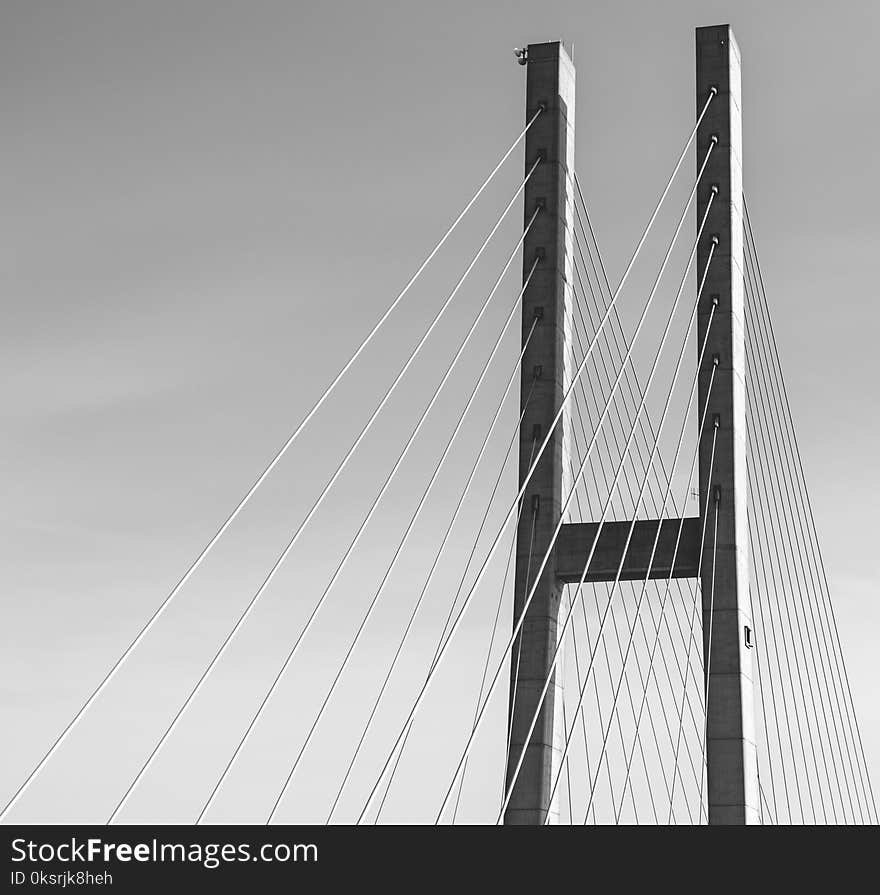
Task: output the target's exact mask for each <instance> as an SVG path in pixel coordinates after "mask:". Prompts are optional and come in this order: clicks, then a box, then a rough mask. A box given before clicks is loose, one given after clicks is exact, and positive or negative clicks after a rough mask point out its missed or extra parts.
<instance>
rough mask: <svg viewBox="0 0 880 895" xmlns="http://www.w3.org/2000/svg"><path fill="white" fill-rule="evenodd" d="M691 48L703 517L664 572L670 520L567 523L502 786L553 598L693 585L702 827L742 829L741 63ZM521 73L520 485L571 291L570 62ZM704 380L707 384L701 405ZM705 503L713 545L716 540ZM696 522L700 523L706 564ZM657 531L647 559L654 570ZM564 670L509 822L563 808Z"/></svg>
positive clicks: (531, 539) (752, 759)
mask: <svg viewBox="0 0 880 895" xmlns="http://www.w3.org/2000/svg"><path fill="white" fill-rule="evenodd" d="M696 49H697V53H696V55H697V111H698V113H699V112H700V111H701V110H702V108H703V106H704V105H705V102H706V99H707V98H708V96H709V95H710V92H711V91H712V88H714V90H715V96H714V98H713V101H712V103H711V104H710V106H709V109H708V111H707V113H706V115H705V117H704V119H703V121H702V124H701V126H700V128H699V129H698V131H697V140H696V144H697V158H698V164H700V163H701V162H702V159H703V158H704V157H705V154H706V150H707V148H708V146H709V145H710V142H711V141H712V140H713V138H714V140H715V147H714V149H713V151H712V154H711V156H710V161H709V163H708V165H707V168H706V171H705V173H704V175H703V178H702V180H701V184H700V187H699V189H698V191H697V219H698V222H699V221H700V220H701V219H702V216H703V214H704V212H705V210H706V205H707V203H708V200H709V196H710V194H711V193H712V190H713V187H714V188H715V197H714V199H713V202H712V207H711V209H710V212H709V217H708V219H707V224H706V227H705V230H704V234H705V236H704V238H703V239H702V241H701V243H700V245H699V247H698V253H697V275H698V277H699V276H700V275H701V274H702V271H703V270H704V268H705V264H706V259H707V257H708V253H709V248H710V246H711V244H712V242H713V241H715V243H716V247H715V250H714V254H713V260H712V264H711V266H710V268H709V274H708V277H707V281H706V285H705V287H704V290H703V298H702V301H701V306H700V308H699V311H698V327H697V346H698V347H697V351H698V353H699V346H701V345H702V343H703V337H704V335H705V332H706V327H707V324H708V320H709V315H710V313H711V312H712V308H713V307H714V308H715V310H714V315H713V322H712V326H711V329H710V333H709V338H708V341H707V345H706V351H705V354H704V360H703V364H702V367H701V369H700V374H699V388H698V396H699V404H698V406H699V407H700V408H703V407H704V406H708V411H707V417H706V419H707V423H706V425H705V427H704V432H703V436H702V439H701V443H700V448H699V451H700V466H699V471H700V513H701V515H700V517H699V518H689V519H685V520H684V521H683V523H682V526H681V539H680V543H679V546H678V551H677V554H675V555H676V559H675V567H674V568H670V567H671V564H672V560H673V551H674V549H675V541H676V535H677V533H678V529H679V522H680V520H678V519H672V520H651V519H645V520H639V521H638V522H637V523H636V524H635V527H634V528H633V530H632V535H631V537H630V528H631V524H630V522H629V521H624V522H621V521H613V522H605V524H604V525H603V526H602V527H601V529H599V530H598V532H597V529H598V528H599V527H598V525H597V523H595V522H587V523H570V522H565V523H563V525H562V528H561V531H560V534H559V538H558V539H557V542H556V546H555V548H554V549H553V551H552V555H551V557H550V560H549V561H548V563H547V565H546V567H545V570H544V572H543V574H542V577H541V580H540V582H539V583H538V586H537V588H536V590H535V595H534V597H533V599H532V602H531V604H530V606H529V610H528V613H527V614H526V619H525V622H524V624H523V627H522V631H521V636H520V638H519V639H518V640H517V641H516V642H515V643H514V646H513V654H512V657H511V680H510V701H509V719H508V738H509V751H508V757H507V785H508V787H509V786H510V782H511V778H512V776H513V773H514V771H515V768H516V765H517V763H518V761H519V757H520V754H521V752H522V749H523V745H524V743H525V738H526V735H527V734H528V730H529V726H530V724H531V721H532V718H533V717H534V714H535V710H536V708H537V700H538V697H539V695H540V693H541V690H542V688H543V686H544V683H545V681H546V680H547V675H548V672H549V668H550V664H551V662H552V656H553V653H554V650H555V649H556V644H557V637H558V629H559V624H558V622H559V618H558V616H559V607H560V602H561V596H562V591H563V588H564V586H565V585H566V584H571V583H574V582H577V581H579V580H580V579H581V577H582V576H583V577H584V580H585V581H586V582H587V583H593V582H601V581H613V580H614V579H615V577H617V576H618V570H620V574H619V578H620V580H622V581H627V580H642V579H644V578H645V577H646V576H648V577H650V578H652V579H666V578H667V577H668V576H669V575H670V574H672V576H673V577H696V576H697V575H698V574H699V576H700V583H701V590H702V608H703V631H704V637H703V643H704V668H705V669H706V671H707V693H708V700H707V725H706V733H707V742H706V763H707V777H706V779H707V788H706V791H707V798H708V815H709V822H710V823H711V824H743V823H757V822H759V805H758V784H757V759H756V750H755V734H754V730H755V725H754V705H753V692H752V676H751V675H752V672H751V650H750V648H749V647H750V645H751V644H752V643H753V640H754V635H753V633H752V632H753V626H752V619H751V617H750V612H749V606H750V603H749V595H748V574H749V565H748V553H747V543H748V542H747V515H746V514H747V505H746V494H747V491H746V483H747V480H746V452H745V370H744V363H745V357H744V355H745V342H744V329H743V313H744V309H743V232H742V127H741V120H742V119H741V89H740V83H741V79H740V55H739V49H738V47H737V45H736V41H735V39H734V37H733V33H732V31H731V29H730V27H729V26H728V25H719V26H712V27H708V28H698V29H697V31H696ZM525 61H526V64H527V66H528V68H527V77H526V120H527V121H528V120H531V118H532V117H533V116H534V114H535V112H537V111H538V109H542V110H543V111H542V114H541V115H540V116H539V117H538V118H537V120H536V121H535V123H534V124H533V125H532V127H531V128H530V129H529V132H528V134H527V136H526V142H525V165H526V171H528V170H530V169H531V166H532V165H533V164H534V163H535V161H536V160H537V159H540V164H539V165H538V167H537V169H536V171H535V173H534V175H533V176H532V177H531V179H530V180H529V183H528V185H527V186H526V190H525V209H524V211H525V219H526V221H528V220H530V219H531V217H532V215H533V214H534V211H535V209H536V208H538V207H540V208H541V213H540V214H539V215H538V217H537V218H536V220H535V223H534V224H533V226H532V227H531V229H530V230H529V232H528V234H527V235H526V238H525V241H524V243H523V276H524V278H525V277H526V276H527V275H528V273H529V271H531V269H532V266H533V264H534V263H535V259H537V266H536V268H535V272H534V274H533V275H532V277H531V280H530V282H529V285H528V288H527V289H526V290H525V292H524V295H523V309H522V311H523V313H522V327H523V340H524V341H525V339H526V337H527V336H528V334H529V332H530V331H531V329H532V326H533V324H534V334H533V335H532V337H531V339H530V341H529V344H528V348H527V350H526V352H525V354H524V356H523V362H522V373H521V401H522V409H524V410H525V413H524V416H523V421H522V425H521V428H520V440H519V458H520V483H522V481H523V480H524V479H525V476H526V475H527V472H528V469H529V467H530V463H531V458H532V452H533V450H534V449H535V446H536V444H538V445H539V444H540V442H541V440H542V439H543V438H544V437H545V436H546V433H547V431H548V428H549V426H550V424H551V423H552V421H553V420H554V419H555V417H556V414H557V413H558V411H559V407H560V404H561V402H562V397H563V395H564V394H565V391H566V390H567V388H568V385H569V382H570V378H571V375H572V363H571V356H570V352H569V346H570V345H571V339H570V336H571V332H572V330H571V327H572V316H571V315H572V309H573V305H572V302H573V300H574V299H573V295H572V286H571V284H572V279H573V271H572V265H573V256H572V241H573V240H572V226H573V219H574V207H573V206H574V196H573V194H572V190H573V188H574V185H573V182H572V181H573V171H574V98H575V71H574V65H573V64H572V61H571V59H570V58H569V57H568V55H567V53H566V52H565V49H564V47H563V46H562V44H561V43H560V42H551V43H542V44H530V45H529V47H528V49H527V55H526V60H525ZM713 369H714V370H715V376H714V380H713V384H712V389H711V393H710V394H709V402H708V405H706V396H707V393H708V391H709V381H710V377H711V376H712V370H713ZM529 396H530V397H529ZM527 401H528V404H526V402H527ZM570 426H571V420H570V415H569V413H568V408H566V410H565V411H564V412H563V416H562V421H561V425H560V426H559V427H557V430H556V431H554V433H553V435H552V437H551V440H550V442H549V444H548V446H547V449H546V450H545V452H544V454H543V456H542V457H541V459H540V461H539V463H538V465H537V468H536V469H535V473H534V475H533V476H532V478H531V481H530V484H529V487H528V489H527V490H526V493H525V495H524V497H523V506H522V512H521V516H520V522H519V526H518V528H517V535H516V537H517V543H516V578H515V587H514V619H518V618H519V615H520V614H521V612H522V607H523V605H524V601H525V599H526V597H527V595H528V593H529V591H530V590H531V588H532V587H533V586H534V580H533V576H534V574H535V573H536V571H537V568H538V567H539V566H540V563H541V559H542V557H543V556H544V555H545V553H546V551H547V549H548V547H549V545H550V540H551V538H552V535H553V531H554V529H555V527H556V526H557V524H558V523H559V520H560V515H561V512H562V505H563V503H564V501H565V498H566V495H567V494H568V493H569V491H570V488H571V479H570V475H569V472H568V470H569V469H570V466H569V463H568V452H569V446H570V444H571V428H570ZM713 439H714V440H715V451H714V456H713V455H712V441H713ZM710 463H711V472H712V475H711V478H710V476H709V471H710ZM716 505H717V515H718V537H717V544H716V543H715V538H714V520H715V513H716ZM707 513H708V518H706V515H705V514H707ZM704 519H705V520H706V521H707V523H708V524H707V525H706V530H707V534H706V537H705V543H704V548H703V558H702V562H701V561H700V542H701V534H702V531H703V521H704ZM658 527H659V529H660V534H659V540H658V543H657V549H656V553H655V555H654V559H653V562H651V563H650V566H649V559H650V556H651V554H652V548H653V545H654V541H655V537H656V536H657V531H658ZM597 536H598V541H597V543H596V544H595V548H594V543H593V542H594V540H595V539H596V538H597ZM628 538H629V546H628V547H627V546H626V542H627V539H628ZM624 549H626V554H625V555H623V554H624ZM590 554H592V556H593V558H592V560H591V562H590V567H589V568H588V569H587V570H586V571H584V564H585V562H586V560H587V557H588V556H589V555H590ZM530 557H531V561H530ZM648 598H650V595H649V596H648ZM710 631H711V642H710V636H709V632H710ZM562 667H563V663H562V662H559V663H558V665H557V670H556V671H555V672H554V680H553V681H552V684H551V686H550V687H549V689H548V691H547V695H546V697H545V699H544V702H543V704H542V707H541V712H540V714H539V716H538V723H537V724H536V725H535V726H534V729H533V731H532V734H531V736H530V737H529V741H528V743H527V744H526V751H525V756H524V758H523V761H522V767H521V768H520V770H519V773H518V775H517V778H516V782H515V784H514V787H513V791H512V793H511V797H510V801H509V804H508V807H507V810H506V812H505V815H504V822H505V823H506V824H543V823H547V822H550V823H552V822H554V821H556V820H558V805H557V804H555V803H554V804H551V803H550V794H551V791H552V789H553V785H554V782H555V780H556V777H557V775H558V774H559V772H560V758H561V751H562V741H563V736H564V731H563V730H562V711H561V703H562V698H563V682H562V673H561V669H562ZM557 792H558V788H557ZM554 802H555V800H554Z"/></svg>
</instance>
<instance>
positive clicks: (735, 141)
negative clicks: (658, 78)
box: [696, 25, 760, 824]
mask: <svg viewBox="0 0 880 895" xmlns="http://www.w3.org/2000/svg"><path fill="white" fill-rule="evenodd" d="M696 63H697V79H696V80H697V96H696V100H697V113H698V114H699V112H700V111H702V109H703V106H704V105H705V103H706V99H707V97H708V96H709V94H710V91H711V89H712V88H713V87H714V88H715V89H716V90H717V91H718V92H717V94H716V95H715V97H714V98H713V100H712V102H711V103H710V105H709V108H708V111H707V112H706V115H705V117H704V118H703V121H702V123H701V125H700V127H699V129H698V131H697V164H698V165H700V164H701V163H702V161H703V159H704V158H705V155H706V151H707V149H708V148H709V145H710V142H711V140H712V139H713V138H716V139H717V141H718V142H717V144H716V145H715V148H714V149H713V151H712V154H711V156H710V158H709V163H708V165H707V166H706V171H705V174H704V175H703V178H702V181H701V183H700V186H699V188H698V190H697V221H698V223H699V221H700V220H702V217H703V215H704V213H705V211H706V206H707V204H708V201H709V196H710V191H711V190H712V188H713V186H714V187H717V189H718V192H717V194H716V195H715V198H714V200H713V201H712V206H711V209H710V211H709V217H708V219H707V221H706V228H705V230H704V234H705V235H704V237H703V239H702V242H701V244H700V246H699V247H698V252H697V276H698V278H699V277H700V276H701V275H702V272H703V270H704V268H705V265H706V259H707V257H708V255H709V249H710V245H711V241H712V239H713V238H715V239H717V241H718V244H717V246H716V248H715V252H714V254H713V257H712V263H711V265H710V267H709V273H708V276H707V278H706V285H705V287H704V289H703V296H702V299H701V306H700V308H699V311H698V326H697V339H698V342H697V344H698V346H699V345H702V343H703V339H704V337H705V334H706V328H707V326H708V321H709V317H710V314H711V313H712V308H713V305H714V308H715V310H714V315H712V324H711V327H709V336H708V341H707V342H706V352H705V357H704V360H703V364H702V368H701V370H700V375H699V405H698V406H699V407H700V408H703V407H704V406H708V409H707V415H706V425H705V430H704V433H703V437H702V441H701V443H700V514H701V516H702V517H705V514H708V517H707V519H706V521H707V525H706V536H705V544H704V548H703V557H702V571H701V586H702V602H703V655H704V668H705V669H706V670H707V675H708V679H707V688H708V701H707V715H708V718H707V737H706V766H707V767H706V770H707V796H708V807H709V823H710V824H744V823H759V822H760V818H759V808H760V806H759V793H758V772H757V756H756V750H755V721H754V695H753V690H752V649H751V644H752V643H753V642H754V639H753V637H752V635H751V632H752V630H753V626H752V619H751V614H750V602H749V555H748V516H747V478H746V408H745V401H746V386H745V335H744V333H745V330H744V305H743V293H744V280H743V213H742V207H743V198H742V90H741V75H740V67H741V62H740V52H739V47H738V46H737V44H736V40H735V38H734V36H733V31H732V30H731V28H730V26H729V25H714V26H711V27H707V28H697V30H696ZM713 367H714V368H715V375H714V380H712V370H713ZM710 380H711V381H712V389H711V393H709V383H710ZM707 393H709V398H708V405H706V397H707ZM713 438H714V439H715V452H714V458H713V457H712V441H713ZM710 466H711V473H712V474H711V479H710V477H709V472H710ZM716 502H717V517H718V541H717V544H716V543H714V541H715V537H714V524H715V515H716ZM710 631H711V642H710Z"/></svg>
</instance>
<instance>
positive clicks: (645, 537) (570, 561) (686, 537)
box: [556, 517, 700, 584]
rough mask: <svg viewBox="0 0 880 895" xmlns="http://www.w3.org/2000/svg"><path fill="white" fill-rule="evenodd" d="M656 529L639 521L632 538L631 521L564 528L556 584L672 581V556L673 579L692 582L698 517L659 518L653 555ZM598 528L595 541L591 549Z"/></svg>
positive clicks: (697, 553)
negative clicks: (657, 579) (585, 568)
mask: <svg viewBox="0 0 880 895" xmlns="http://www.w3.org/2000/svg"><path fill="white" fill-rule="evenodd" d="M657 525H658V520H656V519H646V520H638V521H637V522H636V524H635V525H634V526H633V527H632V536H630V526H631V523H629V522H605V523H604V524H603V525H602V526H601V528H600V527H599V523H598V522H571V523H569V524H567V525H563V526H562V530H561V531H560V532H559V540H558V541H557V542H556V580H557V581H558V582H559V583H560V584H578V583H579V582H580V581H581V580H583V581H586V582H596V581H614V580H615V579H616V580H618V581H644V580H645V578H649V579H651V578H661V579H664V580H665V579H667V578H669V577H670V568H671V567H672V559H673V556H674V557H675V568H672V569H671V571H672V577H673V578H696V576H697V569H698V566H699V561H700V520H699V519H698V518H697V517H692V518H688V519H662V520H660V521H659V525H660V537H659V538H658V539H657V549H656V551H654V539H655V537H656V536H657ZM679 527H680V528H681V536H679ZM597 530H598V532H599V540H598V541H597V543H596V548H595V550H593V541H595V540H596V532H597ZM627 538H629V546H627ZM676 541H678V548H677V549H676ZM624 549H626V554H625V555H624ZM652 551H654V558H653V561H652V559H651V553H652ZM591 552H592V554H593V558H592V560H591V561H590V567H589V569H587V571H586V574H584V564H585V563H586V560H587V557H588V556H589V555H590V553H591ZM582 576H583V577H582Z"/></svg>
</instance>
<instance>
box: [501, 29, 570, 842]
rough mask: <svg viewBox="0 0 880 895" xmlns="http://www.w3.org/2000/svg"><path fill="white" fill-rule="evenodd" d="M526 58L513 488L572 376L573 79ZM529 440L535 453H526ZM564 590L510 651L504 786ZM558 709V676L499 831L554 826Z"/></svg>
mask: <svg viewBox="0 0 880 895" xmlns="http://www.w3.org/2000/svg"><path fill="white" fill-rule="evenodd" d="M527 52H528V56H527V74H526V120H527V121H529V120H531V118H532V117H533V116H534V115H535V113H536V112H537V111H538V109H539V108H542V109H543V111H542V113H541V114H540V115H539V116H538V118H537V120H536V121H535V123H534V124H533V125H532V126H531V128H530V129H529V131H528V133H527V134H526V140H525V164H526V171H528V170H530V169H531V167H532V165H533V164H534V163H535V160H536V159H538V158H540V160H541V161H540V164H539V165H538V167H537V169H536V170H535V173H534V174H533V175H532V177H531V178H530V180H529V182H528V184H527V186H526V189H525V219H526V221H528V220H530V219H531V217H532V215H533V214H534V211H535V209H536V208H538V207H540V208H541V212H540V214H539V215H538V216H537V218H536V219H535V222H534V224H533V225H532V227H531V229H530V230H529V232H528V234H527V235H526V238H525V241H524V243H523V277H524V278H525V277H526V276H527V275H528V273H529V271H531V269H532V265H533V264H534V262H535V259H536V258H537V259H538V264H537V267H536V268H535V271H534V273H533V274H532V277H531V280H530V281H529V285H528V287H527V289H526V290H525V293H524V295H523V302H522V327H523V340H525V339H526V337H527V336H528V334H529V332H530V330H531V329H532V324H533V323H534V322H536V325H535V331H534V334H533V335H532V337H531V339H530V340H529V344H528V348H527V350H526V353H525V356H524V357H523V362H522V388H521V395H522V401H523V407H525V402H526V400H527V397H528V396H529V395H531V398H530V400H528V407H527V408H525V415H524V417H523V421H522V426H521V429H520V440H519V468H520V484H521V483H522V482H523V480H524V479H525V476H526V474H527V473H528V470H529V467H530V458H531V456H532V451H533V449H534V450H537V447H540V444H541V442H542V441H543V439H544V438H545V437H546V435H547V432H548V430H549V429H550V426H551V424H552V422H553V420H554V418H555V417H556V414H557V412H558V410H559V407H560V404H561V402H562V396H563V394H564V392H565V389H566V388H567V386H568V382H569V380H570V377H571V373H572V370H571V358H570V353H569V351H568V348H567V346H568V345H569V344H570V341H569V338H568V334H569V333H570V332H571V321H572V318H571V314H572V296H571V288H572V287H571V283H572V275H573V258H572V252H573V235H572V226H573V217H574V198H573V195H572V192H571V191H572V190H573V189H574V184H573V163H574V90H575V72H574V65H573V64H572V61H571V59H570V58H569V56H568V54H567V53H566V52H565V49H564V47H563V46H562V44H561V43H560V42H557V41H554V42H552V43H541V44H530V45H529V47H528V51H527ZM566 416H567V415H566ZM536 439H537V446H536V447H533V446H534V445H535V440H536ZM570 443H571V442H570V421H569V420H568V419H566V418H564V419H563V421H561V422H560V424H559V426H557V427H556V429H555V430H554V432H553V435H552V437H551V440H550V442H549V444H548V445H547V449H546V450H545V451H544V454H543V456H542V457H541V459H540V461H539V462H538V465H537V468H536V469H535V473H534V475H533V476H532V478H531V481H530V483H529V487H528V489H527V491H526V493H525V495H524V497H523V507H522V514H521V517H520V523H519V528H518V529H517V546H516V579H515V589H514V619H518V618H519V616H520V614H521V612H522V607H523V605H524V602H525V599H526V597H527V596H528V592H529V589H530V588H531V586H532V585H533V583H534V581H533V580H532V579H533V577H534V575H535V573H536V572H537V569H538V567H539V566H540V564H541V560H542V559H543V557H544V555H545V553H546V551H547V549H548V547H549V546H550V540H551V538H552V536H553V531H554V529H555V527H556V525H557V523H558V521H559V517H560V513H561V506H562V501H563V500H564V495H565V494H566V493H567V491H568V489H570V487H571V482H570V481H569V475H568V474H567V473H564V472H563V470H567V469H568V468H569V464H568V462H567V456H568V446H569V444H570ZM533 524H534V535H533V534H532V528H533ZM530 554H531V562H529V556H530ZM527 575H529V576H530V579H529V580H527ZM562 589H563V585H562V584H561V583H560V582H559V581H557V577H556V569H555V563H554V561H553V559H552V558H551V561H550V562H549V563H548V564H547V567H546V569H545V570H544V573H543V574H542V576H541V580H540V583H539V584H538V587H537V590H536V591H535V596H534V597H533V599H532V602H531V604H530V606H529V611H528V613H527V615H526V619H525V622H524V624H523V627H522V631H521V636H520V638H518V639H517V642H516V643H514V646H513V655H512V660H511V683H510V708H509V740H510V751H509V755H508V761H507V778H506V779H507V783H508V786H509V785H510V780H511V777H512V775H513V771H514V769H515V767H516V764H517V762H518V760H519V757H520V754H521V752H522V748H523V744H524V741H525V737H526V734H527V733H528V729H529V726H530V724H531V721H532V718H533V717H534V714H535V709H536V707H537V700H538V696H539V695H540V693H541V690H542V688H543V686H544V682H545V681H546V679H547V673H548V670H549V666H550V662H551V660H552V656H553V653H554V651H555V649H556V637H557V620H558V613H559V603H560V596H561V594H562ZM560 668H561V663H560ZM561 702H562V681H561V673H560V672H557V674H556V680H555V681H554V682H553V685H552V686H551V687H550V688H549V690H548V692H547V696H546V698H545V699H544V702H543V707H542V709H541V714H540V716H539V718H538V723H537V724H536V725H535V729H534V731H533V732H532V735H531V737H530V738H529V742H528V746H527V749H526V754H525V757H524V760H523V764H522V767H521V768H520V771H519V773H518V775H517V779H516V784H515V786H514V788H513V792H512V794H511V798H510V802H509V804H508V807H507V810H506V812H505V815H504V822H505V823H507V824H542V823H544V822H545V821H547V820H548V817H547V815H548V812H549V815H550V817H549V821H550V822H552V821H554V820H555V819H556V817H557V814H558V809H557V807H556V806H555V805H550V803H549V802H550V790H551V788H552V786H553V781H554V780H555V777H556V774H557V773H558V770H559V767H558V764H559V758H560V755H561V751H562V738H563V737H564V731H563V729H562V711H561Z"/></svg>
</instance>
